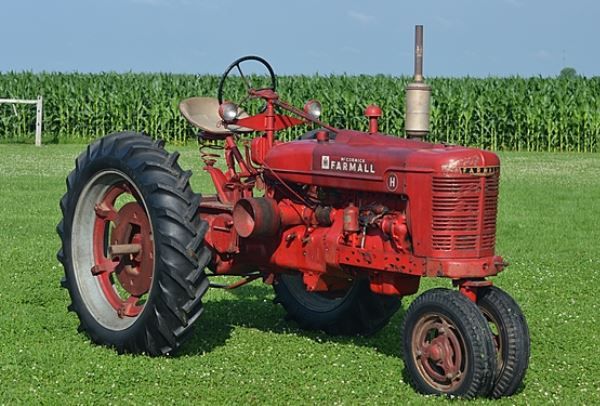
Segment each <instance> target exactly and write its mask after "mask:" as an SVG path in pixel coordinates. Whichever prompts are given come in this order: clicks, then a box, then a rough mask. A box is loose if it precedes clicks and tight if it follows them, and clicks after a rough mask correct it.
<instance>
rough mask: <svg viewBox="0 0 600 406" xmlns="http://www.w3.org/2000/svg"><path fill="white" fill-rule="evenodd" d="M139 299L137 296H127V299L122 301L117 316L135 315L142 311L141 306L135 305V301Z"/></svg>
mask: <svg viewBox="0 0 600 406" xmlns="http://www.w3.org/2000/svg"><path fill="white" fill-rule="evenodd" d="M139 300H140V298H139V296H133V295H131V296H129V298H127V300H125V301H123V303H122V304H121V307H120V308H119V310H117V314H118V316H119V317H121V318H123V317H135V316H137V315H138V314H140V312H141V311H142V308H143V306H137V302H138V301H139Z"/></svg>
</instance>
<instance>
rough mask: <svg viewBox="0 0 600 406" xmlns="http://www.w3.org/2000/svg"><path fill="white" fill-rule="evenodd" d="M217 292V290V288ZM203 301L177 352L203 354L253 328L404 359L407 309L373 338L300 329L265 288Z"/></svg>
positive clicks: (219, 294) (214, 295)
mask: <svg viewBox="0 0 600 406" xmlns="http://www.w3.org/2000/svg"><path fill="white" fill-rule="evenodd" d="M215 290H216V289H215ZM205 298H206V300H205V301H204V313H203V314H202V315H201V316H200V318H199V319H198V322H197V325H196V330H195V332H194V336H193V337H190V340H189V341H188V342H187V343H186V344H185V345H184V346H183V348H182V349H181V350H180V351H179V352H178V354H179V355H200V354H205V353H207V352H211V351H212V350H214V349H215V348H218V347H221V346H224V345H226V343H227V341H228V340H229V339H230V337H231V334H232V332H233V331H234V330H235V329H236V328H238V327H243V328H251V329H257V330H260V331H264V332H268V333H275V334H281V335H295V336H300V337H305V338H308V339H310V340H313V341H315V342H319V343H327V342H330V343H338V344H347V345H355V346H362V347H368V348H372V349H374V350H376V351H377V352H379V353H381V354H384V355H387V356H392V357H398V358H402V344H401V338H400V326H401V324H402V320H403V319H404V314H405V309H404V306H403V307H401V308H400V309H399V310H398V312H397V313H396V314H395V315H394V316H393V317H392V319H391V320H390V323H389V324H388V325H387V326H386V327H384V328H383V329H382V330H381V331H379V332H378V333H376V334H374V335H372V336H368V337H365V336H332V335H328V334H326V333H324V332H322V331H308V330H303V329H301V328H300V327H299V326H298V325H297V324H296V323H295V322H294V321H291V320H286V318H285V316H286V312H285V310H284V309H283V307H282V306H281V305H278V304H274V303H273V298H274V294H273V289H272V288H271V287H270V286H266V285H259V284H255V285H247V286H243V287H241V288H239V289H235V290H232V291H226V292H224V291H222V290H220V289H219V290H218V292H213V290H212V289H211V290H210V291H209V293H208V294H207V296H206V297H205Z"/></svg>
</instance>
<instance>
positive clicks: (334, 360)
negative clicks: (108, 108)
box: [0, 145, 600, 405]
mask: <svg viewBox="0 0 600 406" xmlns="http://www.w3.org/2000/svg"><path fill="white" fill-rule="evenodd" d="M82 148H83V146H81V145H80V146H73V145H61V146H45V147H42V148H35V147H32V146H24V145H21V146H15V145H0V247H1V249H0V403H2V404H14V403H23V404H25V403H26V404H39V403H45V404H59V403H60V404H65V403H66V404H78V403H80V404H92V403H93V404H110V403H112V404H119V405H122V404H170V403H173V404H188V403H189V404H192V403H194V404H215V403H216V404H222V403H226V404H286V403H289V404H375V403H395V404H424V403H428V404H429V403H433V404H437V403H442V404H443V403H450V402H451V401H449V400H447V399H440V398H435V399H429V398H425V397H423V396H420V395H418V394H416V393H415V392H414V391H413V389H412V388H411V387H410V386H408V385H407V384H406V383H405V382H404V380H403V374H402V370H403V362H402V360H401V358H400V342H399V328H400V324H401V320H402V317H403V311H400V312H399V313H398V314H397V315H396V316H395V317H394V318H393V319H392V322H391V323H390V325H389V326H388V327H386V328H385V329H384V330H383V331H381V332H380V333H379V334H378V335H376V336H374V337H371V338H368V339H366V338H333V337H328V336H326V335H324V334H319V333H307V332H304V331H301V330H299V329H297V328H296V326H295V325H293V324H290V323H288V322H286V321H284V320H283V316H284V312H283V309H282V308H281V307H279V306H276V305H274V304H272V303H271V299H272V298H273V293H272V290H271V288H270V287H268V286H263V285H260V284H255V285H250V286H246V287H243V288H240V289H239V290H236V291H233V292H223V291H215V290H211V291H209V293H208V295H207V299H206V311H205V313H204V314H203V316H202V317H201V319H200V320H199V323H198V328H197V330H196V333H195V335H194V337H193V339H192V340H191V341H190V342H188V343H187V344H186V345H185V347H184V348H183V351H182V352H181V354H180V355H178V356H175V357H171V358H148V357H145V356H129V355H125V356H119V355H117V354H116V353H115V352H114V351H113V350H111V349H107V348H104V347H99V346H96V345H92V344H90V342H89V340H88V339H87V338H86V336H84V335H82V334H78V333H77V331H76V328H77V319H76V316H75V315H74V314H73V313H67V311H66V305H67V304H68V302H69V299H68V295H67V292H66V291H65V290H63V289H61V288H60V287H59V283H58V282H59V278H60V276H61V273H62V269H61V268H60V266H59V263H58V261H57V260H56V257H55V254H56V251H57V249H58V245H59V240H58V237H57V235H56V233H55V226H56V224H57V222H58V221H59V216H60V211H59V208H58V200H59V198H60V196H61V195H62V194H63V193H64V189H65V182H64V179H65V176H66V175H67V173H68V172H69V171H70V170H71V168H72V166H73V160H74V158H75V157H76V156H77V154H78V153H79V152H80V150H81V149H82ZM196 156H197V154H196V151H195V149H193V148H184V149H183V151H182V159H181V162H182V164H183V166H184V167H188V168H192V169H195V173H196V175H195V176H194V177H193V178H192V183H193V185H194V187H195V188H196V189H198V190H207V186H208V184H207V183H206V177H203V176H202V174H201V171H200V169H199V163H198V162H197V159H196ZM502 159H503V173H502V185H501V199H500V214H499V219H498V242H499V243H498V246H497V250H498V252H499V253H500V254H502V255H504V256H505V257H506V258H507V259H508V260H509V261H510V262H511V266H510V267H509V268H508V270H507V271H506V272H505V273H503V274H501V275H500V276H499V277H497V278H496V279H495V282H496V284H497V285H498V286H500V287H502V288H504V289H506V290H508V291H509V292H510V293H511V294H512V295H513V296H514V297H515V299H516V300H517V301H518V302H519V303H520V305H521V306H522V308H523V311H524V313H525V315H526V316H527V319H528V322H529V327H530V330H531V339H532V354H531V362H530V369H529V372H528V374H527V376H526V378H525V385H524V388H523V390H522V391H521V392H520V393H519V394H517V395H515V396H514V397H512V398H506V399H502V400H500V401H497V402H496V401H494V402H493V403H494V404H560V405H566V404H572V405H574V404H588V405H592V404H600V353H597V352H596V351H597V347H596V346H597V345H598V343H599V342H600V325H599V323H600V320H599V317H598V314H599V312H600V305H599V304H598V303H599V302H598V290H599V289H600V155H598V154H549V153H543V154H542V153H535V154H534V153H527V154H525V153H503V154H502ZM439 285H442V286H449V284H448V283H447V281H441V280H440V281H437V280H429V281H426V282H425V283H424V284H423V285H422V288H421V291H423V289H425V288H429V287H432V286H439ZM412 299H413V297H409V298H407V299H406V300H405V301H404V303H403V309H406V308H407V306H408V304H409V303H410V301H411V300H412ZM453 403H454V402H453ZM479 403H492V401H490V400H486V399H480V400H476V401H475V402H473V403H470V404H479Z"/></svg>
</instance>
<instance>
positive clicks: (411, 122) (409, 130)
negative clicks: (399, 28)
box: [404, 25, 431, 139]
mask: <svg viewBox="0 0 600 406" xmlns="http://www.w3.org/2000/svg"><path fill="white" fill-rule="evenodd" d="M430 99H431V86H429V85H428V84H426V83H425V82H424V81H423V26H422V25H416V26H415V75H414V77H413V82H412V83H409V84H408V85H407V86H406V106H405V108H406V117H405V120H404V130H405V131H406V135H407V137H409V138H411V139H422V138H423V137H425V136H426V135H427V134H428V133H429V109H430Z"/></svg>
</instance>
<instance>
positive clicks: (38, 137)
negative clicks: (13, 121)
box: [35, 96, 43, 147]
mask: <svg viewBox="0 0 600 406" xmlns="http://www.w3.org/2000/svg"><path fill="white" fill-rule="evenodd" d="M35 106H36V115H35V146H36V147H41V146H42V108H43V99H42V96H38V98H37V102H36V103H35Z"/></svg>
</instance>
